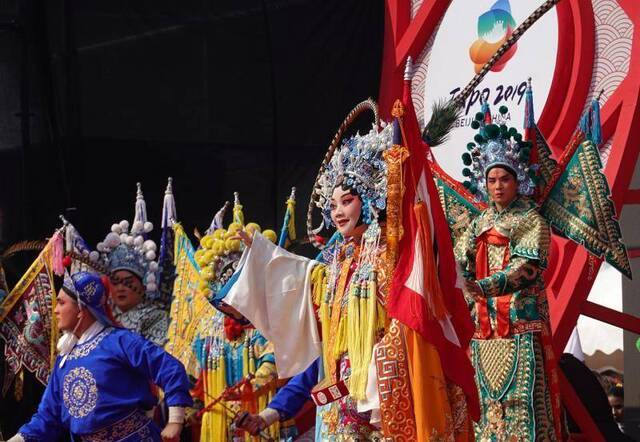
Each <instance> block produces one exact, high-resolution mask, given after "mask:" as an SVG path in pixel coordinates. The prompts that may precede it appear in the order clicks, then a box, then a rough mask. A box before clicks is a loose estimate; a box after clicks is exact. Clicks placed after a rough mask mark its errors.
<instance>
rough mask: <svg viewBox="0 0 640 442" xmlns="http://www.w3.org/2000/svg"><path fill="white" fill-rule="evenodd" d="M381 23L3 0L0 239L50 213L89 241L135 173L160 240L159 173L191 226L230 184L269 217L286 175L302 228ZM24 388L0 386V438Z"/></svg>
mask: <svg viewBox="0 0 640 442" xmlns="http://www.w3.org/2000/svg"><path fill="white" fill-rule="evenodd" d="M383 30H384V3H383V2H382V1H381V0H380V1H370V0H316V1H311V0H263V1H257V0H243V1H238V0H224V1H223V0H215V1H214V0H209V1H204V0H200V1H196V0H181V1H179V2H175V1H159V0H148V1H131V0H120V1H118V0H108V1H107V0H93V1H80V0H73V1H72V0H66V1H63V0H47V1H36V0H27V1H17V0H14V1H0V189H1V190H0V250H1V249H2V248H3V247H5V246H7V245H8V244H11V243H14V242H16V241H18V240H22V239H42V238H45V237H47V236H48V235H50V234H51V233H52V231H53V230H54V229H55V228H56V227H58V226H59V225H60V222H59V220H58V215H59V214H67V215H68V216H69V217H70V218H71V220H72V221H73V222H74V224H75V225H76V227H77V228H78V230H79V231H80V232H81V234H82V235H83V236H84V237H85V239H86V240H87V241H88V242H89V244H91V245H92V246H95V244H96V243H97V242H98V241H100V240H101V239H102V238H103V237H104V235H106V233H107V232H108V231H109V228H110V226H111V224H112V223H113V222H117V221H120V220H121V219H128V220H131V218H132V217H133V211H134V201H135V189H136V186H135V183H136V182H137V181H140V182H142V185H143V191H144V195H145V199H146V202H147V208H148V213H149V216H150V219H151V221H152V222H153V223H154V225H155V230H154V235H153V236H154V238H155V239H158V236H159V227H160V213H161V208H162V198H163V194H164V188H165V186H166V180H167V177H169V176H171V177H173V178H174V194H175V197H176V203H177V210H178V218H179V219H180V220H181V221H182V222H183V225H184V226H185V229H186V231H187V232H189V233H191V232H192V230H193V228H194V227H198V228H199V229H200V230H204V229H205V228H206V227H207V226H208V224H209V222H210V221H211V218H212V216H213V215H214V213H215V212H216V211H217V210H218V208H219V207H220V206H221V205H222V204H223V202H224V201H225V200H232V198H233V192H234V191H238V192H240V197H241V200H242V203H243V205H244V208H245V218H246V219H247V220H251V221H256V222H258V223H259V224H261V225H262V226H263V227H270V228H275V229H277V228H279V227H280V224H281V222H282V218H283V215H284V203H285V200H286V198H287V196H288V194H289V192H290V189H291V186H296V187H297V188H298V195H299V198H298V210H297V218H298V234H299V235H300V236H301V235H302V234H303V232H304V219H305V214H306V206H307V203H308V197H309V192H310V188H311V185H312V183H313V179H314V178H315V176H316V173H317V170H318V167H319V165H320V162H321V160H322V158H323V156H324V153H325V151H326V147H327V146H328V144H329V142H330V141H331V139H332V137H333V135H334V133H335V131H336V129H337V127H338V126H339V124H340V123H341V122H342V119H343V118H344V116H345V115H346V114H347V113H348V111H349V110H350V109H351V108H352V107H353V106H354V105H355V104H356V103H358V102H359V101H361V100H363V99H365V98H367V97H373V98H376V96H377V93H378V86H379V77H380V66H381V56H382V38H383ZM363 120H364V119H363ZM368 124H369V123H368V122H364V121H363V122H361V124H360V125H361V127H362V128H363V129H367V125H368ZM227 221H229V218H227ZM32 259H33V256H24V257H17V258H13V259H11V260H9V261H7V262H6V263H5V269H6V271H7V273H8V275H7V276H8V278H9V282H10V284H11V283H14V282H15V281H16V278H17V277H19V276H20V275H21V274H22V272H24V270H25V269H26V266H27V265H28V264H29V262H30V260H32ZM27 381H29V379H27ZM29 392H31V390H29V389H25V393H29ZM10 396H12V395H10ZM28 396H36V397H35V400H37V399H38V398H37V394H35V393H33V394H32V393H29V395H28ZM31 399H32V401H31V402H32V403H31V404H29V405H27V404H25V405H24V407H23V408H24V410H22V411H19V412H18V411H17V409H16V408H10V407H13V405H11V404H10V402H11V398H2V399H0V401H2V407H0V428H1V429H2V431H3V432H4V435H5V437H7V436H10V435H12V434H13V433H12V431H15V425H17V423H21V422H23V421H24V419H25V414H26V413H30V412H32V411H33V408H32V405H33V399H34V398H31ZM9 410H11V411H9Z"/></svg>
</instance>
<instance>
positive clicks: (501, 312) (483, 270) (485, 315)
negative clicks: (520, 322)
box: [476, 228, 511, 339]
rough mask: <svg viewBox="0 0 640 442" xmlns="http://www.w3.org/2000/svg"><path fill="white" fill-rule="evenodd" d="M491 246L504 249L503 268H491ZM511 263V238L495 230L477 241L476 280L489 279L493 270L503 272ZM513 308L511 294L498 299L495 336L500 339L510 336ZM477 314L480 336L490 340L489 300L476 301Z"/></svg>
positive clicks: (484, 234) (480, 299) (485, 233)
mask: <svg viewBox="0 0 640 442" xmlns="http://www.w3.org/2000/svg"><path fill="white" fill-rule="evenodd" d="M489 245H492V246H501V247H504V248H505V250H504V255H503V257H502V268H500V269H490V268H489ZM508 262H509V238H507V237H506V236H504V235H501V234H500V233H499V232H498V231H497V230H496V229H495V228H494V229H491V230H488V231H486V232H484V233H483V234H482V235H480V236H479V237H478V238H477V239H476V278H477V279H478V280H480V279H484V278H487V277H489V276H491V274H492V273H493V272H492V270H502V269H504V268H505V267H506V266H507V263H508ZM510 306H511V293H509V294H505V295H501V296H497V297H496V314H497V318H496V330H495V335H496V336H499V337H505V336H509V334H510V330H509V329H510V318H509V309H510ZM476 312H477V313H478V321H479V322H480V336H481V337H482V338H485V339H486V338H488V337H490V336H491V320H490V319H489V309H488V307H487V298H484V297H483V298H479V299H477V300H476Z"/></svg>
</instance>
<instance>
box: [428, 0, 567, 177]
mask: <svg viewBox="0 0 640 442" xmlns="http://www.w3.org/2000/svg"><path fill="white" fill-rule="evenodd" d="M539 3H540V2H538V1H531V0H511V1H509V0H498V1H496V0H474V1H469V0H453V1H452V2H451V5H450V6H449V8H448V9H447V12H446V14H445V16H444V18H443V20H442V23H441V24H440V27H439V29H438V31H437V34H436V37H435V40H434V42H433V48H432V51H431V55H430V56H429V60H430V61H429V65H428V67H427V73H426V81H425V90H424V97H423V100H424V109H425V111H424V116H425V124H426V122H428V121H429V119H430V118H431V109H432V106H433V103H434V102H435V101H438V100H441V99H442V98H450V97H452V96H453V95H455V94H457V93H458V92H459V91H460V90H461V89H462V88H464V87H465V86H466V85H467V83H468V82H469V81H470V80H471V79H472V78H473V76H474V75H475V74H476V69H477V70H479V69H480V68H481V67H482V65H483V64H484V63H485V62H486V61H487V60H488V59H489V58H490V57H491V56H492V55H493V54H494V53H495V51H496V49H497V48H498V47H499V46H500V45H501V44H502V43H503V42H504V41H505V40H506V39H507V38H508V36H509V35H510V33H511V32H513V30H515V28H516V27H517V26H518V25H520V23H522V22H523V21H524V20H525V19H526V18H527V17H528V16H529V15H530V14H531V13H532V12H533V11H534V10H535V9H536V8H537V7H538V6H540V4H539ZM557 47H558V19H557V15H556V13H555V10H552V11H550V12H548V13H547V14H545V15H544V16H543V17H542V18H541V19H540V20H539V21H538V22H536V23H535V24H534V25H533V26H532V27H531V28H530V29H529V30H528V31H527V32H526V33H525V34H524V35H523V36H522V38H520V40H518V42H517V45H516V47H515V48H512V49H510V50H509V51H508V52H507V53H506V54H505V55H504V56H503V57H502V59H501V60H500V61H499V62H498V64H497V65H496V66H495V67H494V68H493V70H492V71H490V72H489V73H488V74H487V75H486V76H485V78H484V80H483V81H482V83H480V85H479V86H478V88H476V91H474V93H473V94H472V95H471V96H470V97H469V98H468V99H467V101H466V102H465V106H464V109H463V111H462V116H461V118H460V119H459V120H458V121H456V124H455V126H454V129H453V130H452V132H451V133H450V135H449V138H448V141H447V142H446V143H444V144H442V145H440V146H437V147H435V148H434V149H433V152H434V155H435V157H436V160H437V161H438V163H439V164H440V165H441V166H442V168H443V169H444V170H445V171H446V172H447V173H448V174H449V175H451V176H452V177H453V178H456V179H458V180H462V179H463V177H462V173H461V171H462V168H463V167H464V166H463V164H462V160H461V156H462V153H464V152H465V151H466V145H467V143H469V142H470V141H473V136H474V135H475V134H476V131H475V130H473V129H472V128H471V121H472V120H473V117H474V115H475V114H476V113H477V112H479V111H480V96H482V97H483V98H486V99H487V100H488V103H489V105H490V107H491V114H492V115H493V116H494V118H495V121H496V122H498V123H500V122H502V121H503V120H502V119H501V117H502V116H501V115H499V112H498V108H499V107H500V106H502V105H505V106H507V107H508V108H509V113H507V114H506V115H505V119H506V122H505V124H506V125H507V126H509V127H512V126H513V127H515V128H516V129H518V130H519V131H520V132H522V131H523V130H522V128H523V123H524V104H525V89H526V84H527V79H528V78H529V77H531V78H532V85H533V97H534V105H535V107H534V109H535V115H536V119H537V118H538V117H539V116H540V113H541V111H542V109H543V107H544V103H545V102H546V100H547V96H548V94H549V89H550V87H551V81H552V80H553V73H554V70H555V64H556V51H557Z"/></svg>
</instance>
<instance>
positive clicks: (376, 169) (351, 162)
mask: <svg viewBox="0 0 640 442" xmlns="http://www.w3.org/2000/svg"><path fill="white" fill-rule="evenodd" d="M392 138H393V127H392V126H391V125H387V126H386V127H385V128H384V129H382V131H380V132H378V131H377V130H376V128H375V127H374V128H372V129H371V131H369V133H368V134H366V135H360V134H358V135H355V136H353V137H351V138H348V139H347V140H345V141H344V142H343V143H342V146H341V147H340V149H339V150H338V152H336V154H335V155H334V156H333V158H331V161H330V162H329V164H328V165H327V168H326V170H325V171H324V173H323V174H322V175H321V176H320V179H319V180H318V184H319V186H320V193H319V194H320V198H319V201H318V202H317V203H316V205H317V207H318V208H320V209H321V210H322V216H323V218H324V221H325V225H330V223H331V207H330V206H331V196H332V195H333V190H334V189H335V188H336V186H337V185H339V184H340V183H341V182H342V184H343V185H345V187H348V188H351V189H353V190H355V191H356V192H357V193H358V195H359V196H360V199H361V200H362V214H363V219H364V222H365V223H367V224H371V221H373V218H374V215H375V213H377V212H378V211H380V210H384V209H385V208H386V203H387V164H386V163H385V161H384V159H383V158H382V153H383V152H384V151H385V150H386V149H388V148H390V147H391V142H392Z"/></svg>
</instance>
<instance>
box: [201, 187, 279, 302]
mask: <svg viewBox="0 0 640 442" xmlns="http://www.w3.org/2000/svg"><path fill="white" fill-rule="evenodd" d="M228 207H229V203H228V202H226V203H225V204H224V206H223V207H222V208H221V209H220V210H219V211H218V212H217V213H216V215H215V216H214V218H213V221H212V222H211V226H210V227H209V229H207V231H206V233H207V234H206V235H205V236H203V237H202V238H200V249H198V250H197V251H196V253H195V254H194V259H195V260H196V263H197V264H198V266H199V267H200V290H201V291H202V292H203V293H204V294H205V295H206V296H207V298H208V299H209V301H210V302H211V303H212V304H213V305H214V306H215V307H217V306H218V305H219V303H220V301H221V300H222V297H223V296H218V295H219V294H220V289H221V288H222V287H223V286H224V285H225V284H226V283H227V281H228V280H229V278H230V277H231V275H233V273H234V272H235V270H236V267H237V265H238V261H239V260H240V257H241V256H242V250H243V247H244V246H243V244H242V241H240V240H239V239H234V237H235V236H236V235H237V234H238V231H239V230H244V231H246V232H247V233H249V234H252V233H253V232H256V231H257V232H262V234H263V235H264V236H266V237H267V238H269V239H270V240H271V241H272V242H274V243H275V242H276V232H274V231H273V230H265V231H262V229H261V228H260V226H259V225H258V224H256V223H248V224H246V225H244V213H243V211H242V205H241V204H240V197H239V195H238V192H235V193H234V205H233V222H231V223H230V224H229V226H228V227H227V228H226V229H225V228H224V227H223V225H224V224H223V222H224V215H225V213H226V211H227V208H228Z"/></svg>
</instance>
